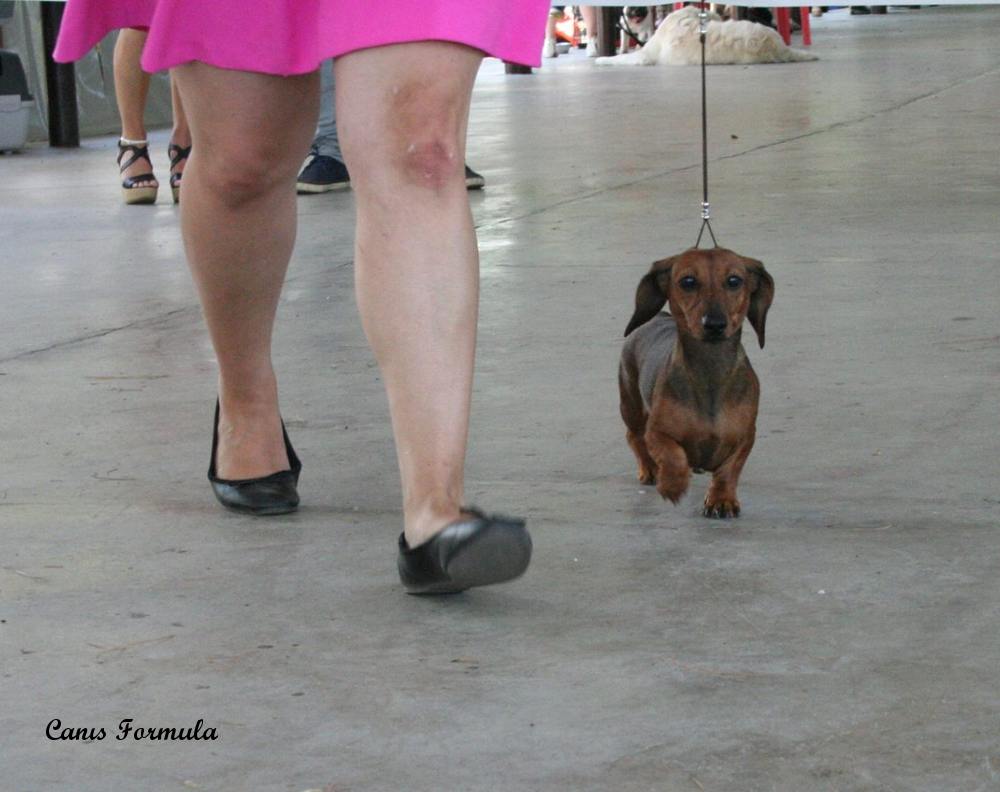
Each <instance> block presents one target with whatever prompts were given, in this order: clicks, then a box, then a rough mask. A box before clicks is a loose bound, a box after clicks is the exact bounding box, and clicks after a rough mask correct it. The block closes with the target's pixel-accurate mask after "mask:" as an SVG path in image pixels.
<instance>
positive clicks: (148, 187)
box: [118, 140, 160, 206]
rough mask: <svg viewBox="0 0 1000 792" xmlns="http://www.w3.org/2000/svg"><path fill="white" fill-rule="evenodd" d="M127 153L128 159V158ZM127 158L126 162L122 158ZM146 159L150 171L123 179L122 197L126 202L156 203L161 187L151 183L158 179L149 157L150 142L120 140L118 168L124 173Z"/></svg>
mask: <svg viewBox="0 0 1000 792" xmlns="http://www.w3.org/2000/svg"><path fill="white" fill-rule="evenodd" d="M126 155H131V156H128V159H126ZM123 159H124V160H125V162H124V164H123V163H122V160H123ZM143 159H144V160H146V162H148V163H149V173H140V174H139V175H138V176H126V177H125V179H123V180H122V197H123V198H124V199H125V203H126V204H128V205H130V206H131V205H132V204H154V203H156V193H157V192H158V191H159V189H160V187H159V185H158V184H150V182H155V181H156V176H154V175H153V161H152V160H151V159H150V158H149V142H148V141H146V140H139V141H135V142H134V143H125V142H124V141H122V140H119V141H118V170H119V172H120V173H122V174H124V173H125V171H127V170H128V169H129V168H131V167H132V166H133V165H134V164H135V163H136V162H138V161H139V160H143Z"/></svg>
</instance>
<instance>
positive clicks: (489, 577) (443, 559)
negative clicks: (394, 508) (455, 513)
mask: <svg viewBox="0 0 1000 792" xmlns="http://www.w3.org/2000/svg"><path fill="white" fill-rule="evenodd" d="M462 511H463V512H466V513H468V514H469V516H468V517H463V518H462V519H460V520H456V521H455V522H453V523H449V524H448V525H446V526H445V527H444V529H443V530H442V531H441V532H440V533H439V534H437V535H435V536H433V537H431V538H430V539H429V540H428V541H426V542H424V543H423V544H422V545H419V546H418V547H415V548H411V547H410V546H409V545H408V544H407V543H406V537H405V536H403V534H400V535H399V559H398V562H397V563H398V567H399V577H400V580H402V581H403V585H404V586H405V587H406V592H407V593H408V594H455V593H458V592H459V591H464V590H465V589H467V588H472V587H473V586H488V585H490V584H491V583H503V582H504V581H506V580H513V579H514V578H516V577H519V576H520V575H522V574H524V571H525V570H526V569H527V568H528V563H529V562H530V561H531V535H530V534H529V533H528V529H527V528H526V527H525V523H524V520H521V519H519V518H517V517H501V516H500V515H496V514H494V515H486V514H483V513H482V512H481V511H479V510H478V509H474V508H464V509H462Z"/></svg>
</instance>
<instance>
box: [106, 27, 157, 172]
mask: <svg viewBox="0 0 1000 792" xmlns="http://www.w3.org/2000/svg"><path fill="white" fill-rule="evenodd" d="M145 45H146V31H144V30H132V29H131V28H125V29H124V30H122V31H121V32H120V33H119V34H118V40H117V41H116V42H115V54H114V60H113V63H114V75H115V100H116V101H117V103H118V115H119V116H121V120H122V137H123V138H126V139H127V140H145V139H146V121H145V115H146V97H147V96H149V75H148V74H146V72H144V71H143V70H142V66H140V64H139V61H140V59H141V58H142V48H143V47H144V46H145ZM141 173H149V163H148V162H146V160H139V161H138V162H135V163H133V164H132V165H131V166H130V167H129V168H127V169H126V170H125V172H124V173H123V174H122V176H123V177H124V176H138V175H139V174H141ZM156 183H157V182H156V179H151V180H149V182H143V186H147V185H148V186H150V187H152V186H155V185H156Z"/></svg>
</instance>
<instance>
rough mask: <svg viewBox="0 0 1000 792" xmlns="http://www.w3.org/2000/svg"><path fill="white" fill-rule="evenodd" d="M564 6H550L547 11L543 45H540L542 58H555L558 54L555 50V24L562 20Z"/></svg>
mask: <svg viewBox="0 0 1000 792" xmlns="http://www.w3.org/2000/svg"><path fill="white" fill-rule="evenodd" d="M564 8H565V6H552V8H551V9H549V18H548V20H547V21H546V22H545V43H544V44H542V57H543V58H557V57H559V52H558V50H556V22H558V21H559V20H560V19H562V16H563V9H564Z"/></svg>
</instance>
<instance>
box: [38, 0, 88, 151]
mask: <svg viewBox="0 0 1000 792" xmlns="http://www.w3.org/2000/svg"><path fill="white" fill-rule="evenodd" d="M40 5H41V9H42V47H43V49H44V50H45V88H46V91H47V93H48V100H49V145H50V146H61V147H65V148H76V147H77V146H79V145H80V116H79V113H78V111H77V107H76V70H75V69H74V68H73V64H72V63H56V62H55V61H54V60H52V50H54V49H55V47H56V38H57V37H58V36H59V25H60V23H61V22H62V15H63V4H62V3H51V2H43V3H40Z"/></svg>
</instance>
